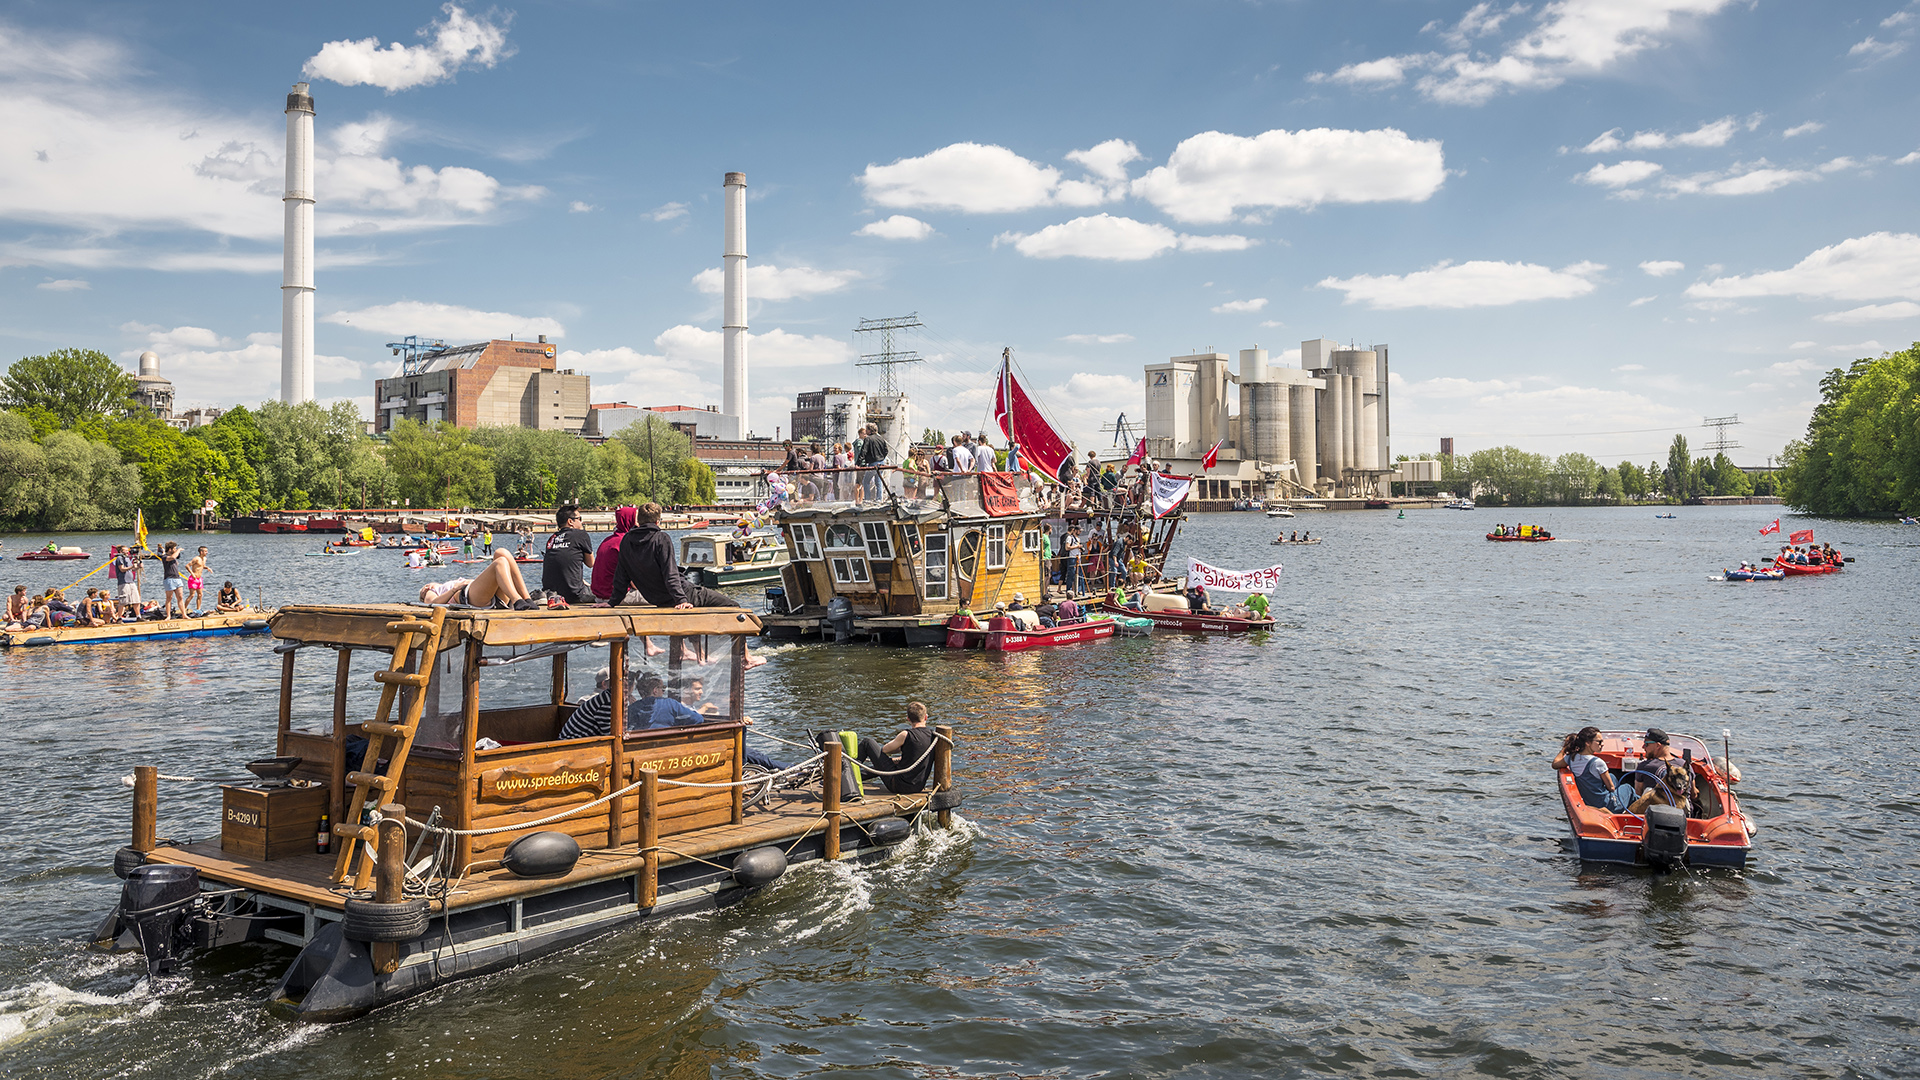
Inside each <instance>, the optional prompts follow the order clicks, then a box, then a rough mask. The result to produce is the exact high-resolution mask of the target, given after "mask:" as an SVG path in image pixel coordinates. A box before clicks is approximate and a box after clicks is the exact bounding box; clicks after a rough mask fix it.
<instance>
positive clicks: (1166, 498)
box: [1153, 472, 1193, 518]
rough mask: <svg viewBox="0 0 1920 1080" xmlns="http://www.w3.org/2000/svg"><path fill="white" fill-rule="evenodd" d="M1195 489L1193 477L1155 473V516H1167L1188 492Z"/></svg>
mask: <svg viewBox="0 0 1920 1080" xmlns="http://www.w3.org/2000/svg"><path fill="white" fill-rule="evenodd" d="M1192 490H1193V477H1191V476H1168V475H1167V474H1166V473H1159V472H1157V473H1154V474H1153V516H1154V517H1156V518H1163V517H1166V516H1167V515H1168V514H1171V513H1173V511H1174V510H1175V509H1176V508H1177V507H1178V506H1179V505H1180V504H1181V503H1183V502H1186V501H1187V493H1188V492H1189V491H1192Z"/></svg>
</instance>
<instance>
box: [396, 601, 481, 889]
mask: <svg viewBox="0 0 1920 1080" xmlns="http://www.w3.org/2000/svg"><path fill="white" fill-rule="evenodd" d="M403 647H404V646H400V645H396V646H395V648H403ZM480 652H481V645H480V642H479V641H478V640H476V639H474V638H468V639H467V649H466V655H465V657H464V660H465V662H464V663H463V664H462V665H461V666H462V670H461V673H460V692H461V695H462V696H461V698H460V728H461V731H460V790H461V791H462V792H465V793H466V794H464V795H462V796H461V797H460V798H458V799H456V800H454V802H455V804H456V807H455V810H454V813H453V818H454V827H455V828H457V829H471V828H473V803H474V796H473V794H472V793H473V792H474V791H475V790H476V789H477V787H478V785H479V779H480V777H479V770H478V769H476V768H475V767H474V764H473V755H474V752H475V751H474V745H473V744H474V743H476V742H478V741H479V739H480ZM453 857H454V861H455V864H456V865H459V866H466V865H468V864H469V863H471V862H473V837H471V836H457V837H455V838H454V841H453Z"/></svg>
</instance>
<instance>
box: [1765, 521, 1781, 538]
mask: <svg viewBox="0 0 1920 1080" xmlns="http://www.w3.org/2000/svg"><path fill="white" fill-rule="evenodd" d="M1779 531H1780V519H1779V518H1774V519H1773V524H1771V525H1768V526H1767V527H1765V528H1763V529H1761V530H1760V535H1761V536H1765V535H1767V534H1768V533H1777V532H1779Z"/></svg>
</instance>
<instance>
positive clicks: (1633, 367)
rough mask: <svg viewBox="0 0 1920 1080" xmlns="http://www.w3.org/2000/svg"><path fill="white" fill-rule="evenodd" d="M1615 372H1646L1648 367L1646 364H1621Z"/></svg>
mask: <svg viewBox="0 0 1920 1080" xmlns="http://www.w3.org/2000/svg"><path fill="white" fill-rule="evenodd" d="M1613 370H1615V371H1645V370H1647V366H1646V365H1645V364H1621V365H1620V366H1619V367H1617V368H1614V369H1613Z"/></svg>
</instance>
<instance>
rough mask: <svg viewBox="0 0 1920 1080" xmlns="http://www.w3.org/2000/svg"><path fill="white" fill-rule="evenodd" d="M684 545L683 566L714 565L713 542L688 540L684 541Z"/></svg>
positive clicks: (681, 559) (681, 555)
mask: <svg viewBox="0 0 1920 1080" xmlns="http://www.w3.org/2000/svg"><path fill="white" fill-rule="evenodd" d="M683 543H684V544H685V547H683V548H682V549H681V553H680V565H681V566H712V565H713V541H711V540H686V541H683Z"/></svg>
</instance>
